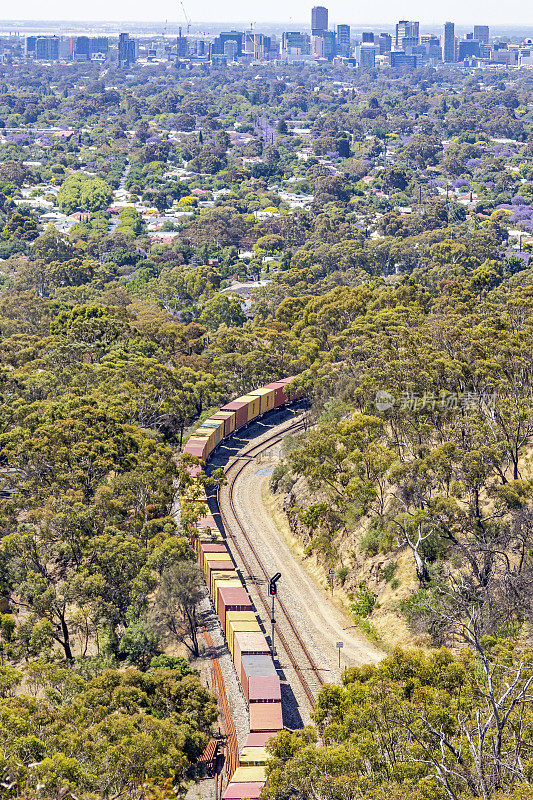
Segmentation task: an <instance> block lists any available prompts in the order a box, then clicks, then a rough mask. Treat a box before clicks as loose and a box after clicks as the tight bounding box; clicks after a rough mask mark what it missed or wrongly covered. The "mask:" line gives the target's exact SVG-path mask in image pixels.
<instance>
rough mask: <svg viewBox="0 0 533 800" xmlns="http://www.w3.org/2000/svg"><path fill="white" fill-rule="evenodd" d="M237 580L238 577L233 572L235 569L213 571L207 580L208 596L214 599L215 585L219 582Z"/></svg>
mask: <svg viewBox="0 0 533 800" xmlns="http://www.w3.org/2000/svg"><path fill="white" fill-rule="evenodd" d="M233 579H235V580H239V576H238V574H237V572H236V571H235V567H233V569H226V570H221V569H213V570H211V573H210V575H209V580H208V581H207V585H208V586H209V594H210V595H211V597H212V598H213V599H214V598H215V597H216V592H215V583H216V581H219V580H233Z"/></svg>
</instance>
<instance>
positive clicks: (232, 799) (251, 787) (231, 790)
mask: <svg viewBox="0 0 533 800" xmlns="http://www.w3.org/2000/svg"><path fill="white" fill-rule="evenodd" d="M264 785H265V784H264V782H263V781H255V782H254V783H230V784H229V785H228V786H227V788H226V791H225V792H224V794H223V795H222V800H257V798H258V797H259V796H260V794H261V789H262V788H263V786H264Z"/></svg>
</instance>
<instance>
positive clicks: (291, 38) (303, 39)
mask: <svg viewBox="0 0 533 800" xmlns="http://www.w3.org/2000/svg"><path fill="white" fill-rule="evenodd" d="M281 50H282V52H283V53H284V54H285V55H289V56H301V55H309V53H310V50H311V47H310V42H309V36H308V35H307V34H306V33H300V31H285V33H284V34H283V36H282V38H281Z"/></svg>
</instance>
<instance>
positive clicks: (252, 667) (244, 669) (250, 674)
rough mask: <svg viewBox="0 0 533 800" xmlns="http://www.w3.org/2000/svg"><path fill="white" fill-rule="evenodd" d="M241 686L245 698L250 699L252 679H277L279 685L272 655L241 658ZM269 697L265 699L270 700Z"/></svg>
mask: <svg viewBox="0 0 533 800" xmlns="http://www.w3.org/2000/svg"><path fill="white" fill-rule="evenodd" d="M241 665H242V666H241V686H242V689H243V692H244V696H245V697H246V699H247V700H249V699H250V694H249V682H250V679H251V678H275V679H277V681H278V684H279V678H278V674H277V672H276V668H275V666H274V664H273V662H272V658H271V657H270V655H258V656H255V655H244V656H241ZM268 699H269V697H265V700H268Z"/></svg>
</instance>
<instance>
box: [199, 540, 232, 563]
mask: <svg viewBox="0 0 533 800" xmlns="http://www.w3.org/2000/svg"><path fill="white" fill-rule="evenodd" d="M227 552H228V548H227V547H226V545H225V544H218V543H217V542H212V543H211V542H200V566H201V567H202V569H203V568H204V555H205V554H206V553H227Z"/></svg>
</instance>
